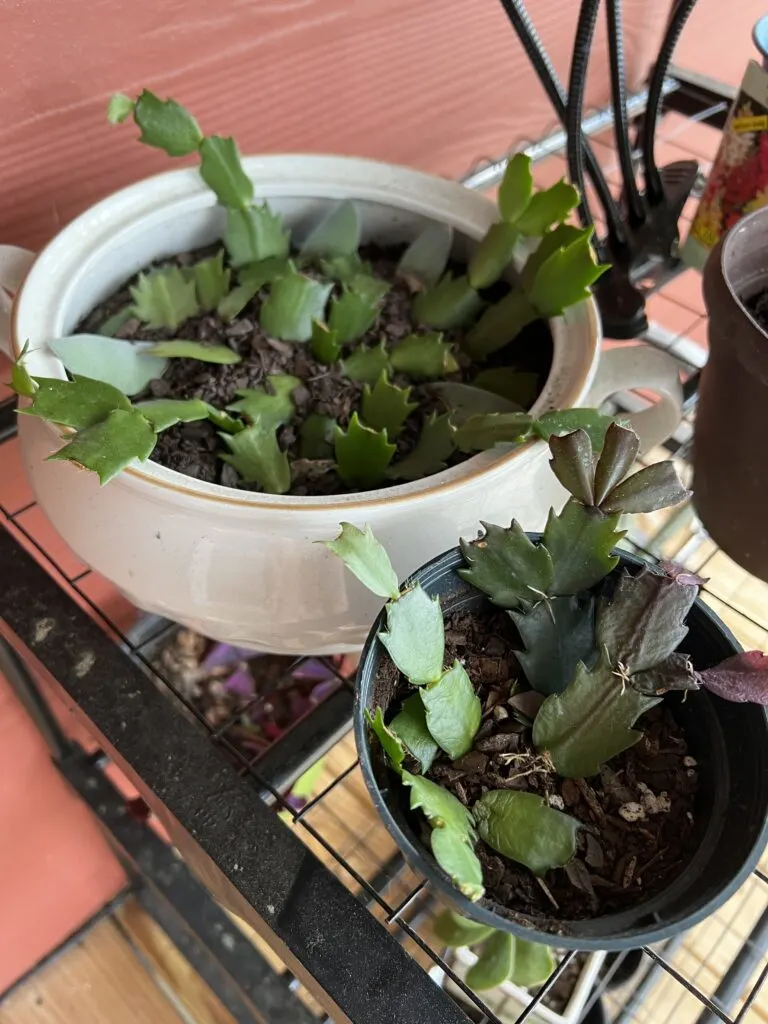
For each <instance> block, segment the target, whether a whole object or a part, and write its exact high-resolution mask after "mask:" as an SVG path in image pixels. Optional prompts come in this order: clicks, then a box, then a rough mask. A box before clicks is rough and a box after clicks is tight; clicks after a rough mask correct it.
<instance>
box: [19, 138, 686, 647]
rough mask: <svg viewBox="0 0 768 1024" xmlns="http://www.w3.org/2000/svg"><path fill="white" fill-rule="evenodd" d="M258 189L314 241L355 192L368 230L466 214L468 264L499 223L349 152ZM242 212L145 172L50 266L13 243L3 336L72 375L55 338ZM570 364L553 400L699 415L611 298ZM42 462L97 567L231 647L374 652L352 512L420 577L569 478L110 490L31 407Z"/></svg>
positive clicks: (254, 169)
mask: <svg viewBox="0 0 768 1024" xmlns="http://www.w3.org/2000/svg"><path fill="white" fill-rule="evenodd" d="M245 167H246V170H247V172H248V174H249V175H250V176H251V178H252V179H253V182H254V184H255V186H256V194H257V196H260V197H264V198H266V199H268V200H269V202H270V204H271V205H272V207H273V208H274V209H275V210H277V211H278V212H280V213H281V214H283V215H284V217H285V218H286V221H287V223H288V224H289V225H290V226H291V228H292V229H293V230H294V235H295V237H297V238H301V236H302V234H304V233H306V232H307V230H308V228H309V227H310V226H311V225H313V224H314V223H316V222H317V220H318V218H319V217H320V216H321V215H322V213H323V212H324V210H326V209H327V208H328V207H329V204H335V203H337V202H338V201H339V200H342V199H353V200H355V202H356V204H357V206H358V208H359V211H360V214H361V220H362V223H363V234H364V239H365V240H371V239H375V240H377V241H379V242H385V243H386V242H387V241H391V242H398V241H404V240H408V239H411V238H413V237H415V235H416V234H417V233H418V232H419V231H420V230H421V228H423V226H424V225H425V224H427V223H428V222H430V221H442V222H444V223H446V224H450V225H452V227H453V228H454V229H455V232H456V255H458V256H460V257H465V256H466V255H467V254H468V252H469V251H470V250H471V248H472V245H473V242H474V241H475V240H477V239H479V238H481V237H482V235H483V234H484V233H485V231H486V229H487V228H488V226H489V224H491V223H492V222H493V220H494V219H495V216H496V210H495V207H494V206H493V205H492V204H491V203H490V202H489V201H488V200H487V199H485V198H483V197H482V196H479V195H477V194H476V193H473V192H470V191H468V190H467V189H465V188H463V187H462V186H461V185H458V184H456V183H453V182H449V181H443V180H441V179H438V178H434V177H431V176H430V175H427V174H422V173H420V172H418V171H413V170H408V169H405V168H402V167H393V166H389V165H386V164H380V163H374V162H371V161H367V160H357V159H348V158H346V157H330V156H264V157H249V158H247V159H246V160H245ZM223 227H224V212H223V210H222V209H221V208H220V207H218V206H217V205H216V203H215V200H214V197H213V195H212V193H211V192H210V191H209V189H208V188H207V187H206V186H205V185H204V184H203V182H202V181H201V179H200V177H199V175H198V173H197V171H196V170H180V171H172V172H170V173H168V174H162V175H159V176H157V177H154V178H149V179H147V180H145V181H141V182H139V183H138V184H136V185H133V186H131V187H129V188H126V189H123V190H122V191H120V192H117V193H116V194H115V195H113V196H110V197H108V198H107V199H104V200H102V201H101V202H99V203H97V204H96V205H95V206H92V207H91V208H90V209H89V210H87V211H86V212H85V213H84V214H82V215H81V216H80V217H78V218H77V219H76V220H75V221H73V222H72V223H71V224H69V225H68V226H67V227H65V228H64V229H63V231H61V232H60V233H59V234H58V235H57V236H56V237H55V238H54V239H53V241H51V242H50V243H49V244H48V245H47V246H46V247H45V249H44V250H43V251H42V252H41V253H40V254H39V255H38V256H37V257H36V258H35V259H34V260H33V259H32V257H31V254H29V253H26V252H24V251H23V250H19V249H14V248H12V247H9V246H4V247H0V286H2V287H4V288H5V289H6V292H7V293H13V292H15V293H16V294H15V301H14V302H13V307H12V309H11V308H10V302H9V300H8V299H7V298H4V297H3V292H2V288H0V338H1V337H2V335H3V333H4V332H5V335H6V346H10V349H11V351H12V352H13V353H14V354H18V353H19V351H20V350H21V347H22V346H23V344H24V343H25V342H27V341H28V342H29V346H30V347H29V355H28V364H27V365H28V367H29V369H30V371H31V372H32V374H34V375H36V376H47V377H59V378H61V377H63V376H64V370H63V367H62V365H61V363H60V362H59V361H58V360H57V359H56V358H55V356H53V355H52V353H51V352H50V351H49V350H48V349H47V347H46V343H47V341H48V340H49V339H50V338H53V337H56V336H61V335H64V334H67V333H70V332H71V331H72V330H73V329H74V328H75V326H76V324H77V323H78V321H79V320H80V319H81V317H83V315H84V314H86V313H88V312H89V311H90V310H91V309H92V308H93V307H94V306H95V305H96V304H97V303H99V302H100V301H102V300H103V299H105V298H106V297H107V296H108V295H110V294H111V293H112V292H113V291H115V290H116V288H117V287H118V286H120V285H122V284H123V283H124V282H125V280H126V279H127V278H129V277H130V276H132V275H133V274H135V273H136V272H137V271H138V270H140V269H141V268H142V267H144V266H146V265H147V264H148V263H150V262H151V261H152V260H156V259H158V258H162V257H168V256H171V255H173V254H175V253H178V252H183V251H186V250H189V249H193V248H195V247H197V246H201V245H205V244H208V243H210V242H212V241H214V240H215V239H216V238H218V237H220V236H221V233H222V230H223ZM552 332H553V337H554V359H553V365H552V370H551V373H550V375H549V379H548V381H547V384H546V387H545V389H544V392H543V393H542V395H541V397H540V398H539V399H538V401H537V403H536V405H535V407H534V410H535V412H537V413H538V412H544V411H546V410H549V409H566V408H571V407H575V406H589V405H595V404H599V403H601V402H602V401H603V400H604V399H605V398H607V397H608V396H609V395H611V394H613V393H615V392H617V391H620V390H624V389H627V388H632V387H642V388H646V389H650V390H653V391H656V392H657V393H658V394H659V395H660V397H661V401H660V402H659V404H657V405H656V406H655V407H654V408H652V409H651V410H649V411H646V412H644V413H641V414H639V415H638V417H637V419H636V425H637V428H638V429H639V431H640V432H641V435H642V439H643V443H644V446H645V447H646V448H647V447H650V446H651V445H652V444H655V443H658V442H659V441H661V440H662V439H664V438H665V437H667V436H668V435H669V434H670V433H671V432H672V430H673V429H674V428H675V426H676V425H677V422H678V420H679V416H680V387H679V381H678V373H677V369H676V368H675V365H674V363H673V362H672V361H671V360H670V359H668V358H667V357H666V356H664V355H663V353H660V352H658V351H656V350H653V349H649V348H647V347H644V346H641V345H636V346H629V347H624V348H620V349H615V350H611V351H609V352H607V353H604V354H603V356H602V357H601V356H600V327H599V319H598V314H597V309H596V307H595V305H594V303H593V302H592V301H588V302H584V303H582V304H580V305H579V306H577V307H574V308H572V309H570V310H568V312H567V313H566V315H565V316H564V317H562V318H559V319H557V320H556V321H553V323H552ZM19 436H20V439H21V446H22V450H23V456H24V462H25V464H26V467H27V472H28V474H29V478H30V480H31V483H32V487H33V489H34V492H35V496H36V497H37V500H38V502H39V503H40V505H41V507H42V508H43V510H44V511H45V513H46V515H47V516H48V517H49V518H50V520H51V521H52V523H53V524H54V526H55V527H56V529H57V530H58V531H59V533H60V534H61V535H62V537H64V539H65V540H66V541H67V543H68V544H69V545H70V546H71V547H72V549H73V550H74V551H75V552H76V553H77V554H78V555H79V556H80V558H81V559H82V560H83V561H84V562H86V563H87V564H88V565H90V566H91V567H92V568H93V569H95V570H97V571H98V572H100V573H101V574H102V575H104V576H106V577H107V579H109V580H111V581H112V582H113V583H115V584H116V585H117V586H118V587H119V588H120V590H121V591H122V592H123V593H124V594H125V595H126V596H127V597H128V598H129V599H130V600H131V601H133V602H134V603H135V604H136V605H138V606H139V607H140V608H143V609H145V610H146V611H150V612H156V613H158V614H160V615H163V616H167V617H168V618H170V619H174V620H176V621H177V622H181V623H183V624H184V625H187V626H190V627H191V628H193V629H196V630H199V631H200V632H202V633H204V634H206V635H207V636H210V637H213V638H215V639H218V640H225V641H230V642H231V643H235V644H237V645H239V646H252V647H255V648H259V649H261V650H264V651H271V652H279V653H297V654H298V653H305V652H307V653H309V652H311V653H316V654H320V653H331V652H337V651H350V650H356V649H358V648H359V647H360V645H361V644H362V642H363V640H364V639H365V636H366V633H367V631H368V628H369V626H370V623H371V622H372V621H373V619H374V617H375V615H376V613H377V612H378V605H379V601H378V599H377V598H375V597H372V596H371V595H370V594H368V593H367V592H366V591H365V590H364V589H363V587H362V586H361V585H360V584H358V583H357V581H356V580H354V579H353V578H352V576H351V574H350V573H348V572H346V571H345V570H344V566H343V565H342V563H341V562H340V561H339V560H338V559H335V558H333V557H332V556H331V555H330V553H329V552H328V551H327V550H326V549H325V548H324V547H323V546H321V545H319V544H317V543H315V542H316V541H320V540H325V539H328V538H330V537H333V536H335V534H336V533H337V531H338V524H339V522H340V521H341V520H349V521H351V522H353V523H355V524H357V525H363V524H364V523H366V522H367V523H370V525H371V527H372V528H373V530H374V532H375V533H376V535H377V536H378V537H379V538H380V539H381V540H382V541H383V543H384V544H385V545H386V546H387V549H388V550H389V552H390V555H391V556H392V560H393V562H394V565H395V568H396V569H397V571H398V573H399V575H400V576H401V578H402V577H404V576H406V575H407V574H408V573H410V572H411V571H413V570H414V569H416V568H418V566H420V565H423V564H424V562H426V561H428V560H429V559H430V558H432V557H433V556H435V555H437V554H439V553H440V552H441V551H444V550H445V549H447V548H450V547H453V546H454V545H455V544H456V540H457V538H458V537H459V536H465V537H472V536H474V535H475V534H476V531H477V528H478V521H479V520H481V519H484V520H487V521H490V522H496V523H508V522H509V521H510V519H511V518H512V517H517V518H519V519H520V520H521V522H523V523H524V524H525V527H526V529H529V530H535V529H537V528H538V527H541V526H542V524H543V522H544V519H545V516H546V512H547V510H548V508H549V506H550V504H551V503H552V502H553V501H559V500H560V499H559V493H560V492H559V491H558V485H557V484H556V481H554V478H553V476H552V474H551V472H550V471H549V468H548V466H547V449H546V447H545V446H544V445H543V444H540V443H539V444H529V445H527V446H525V447H523V448H521V449H519V450H518V451H514V452H502V451H499V450H497V451H494V452H487V453H485V454H482V455H478V456H476V457H474V458H472V459H469V460H467V461H466V462H464V463H463V464H462V465H460V466H457V467H454V468H452V469H448V470H446V471H445V472H442V473H438V474H436V475H434V476H431V477H429V478H428V479H426V480H420V481H416V482H414V483H407V484H401V485H398V486H397V487H388V488H386V489H382V490H377V491H369V492H366V493H363V494H349V495H344V496H341V497H339V496H333V497H326V498H296V497H291V496H290V495H286V496H276V495H269V494H254V493H248V492H245V491H238V490H235V489H231V488H226V487H219V486H216V485H213V484H207V483H201V482H199V481H197V480H192V479H189V478H188V477H185V476H182V475H180V474H178V473H176V472H173V471H171V470H168V469H165V468H163V467H162V466H159V465H155V464H154V463H153V462H146V463H143V464H138V463H137V464H134V465H132V466H130V467H128V469H126V470H125V471H124V472H123V473H121V474H120V475H119V476H118V477H117V478H116V479H115V480H113V481H112V482H111V483H109V484H108V485H107V486H106V487H104V488H100V487H99V485H98V481H97V479H96V477H95V476H94V475H93V474H91V473H87V472H83V471H81V470H78V469H76V468H75V467H74V466H72V465H71V464H68V463H65V462H46V456H47V455H49V454H50V453H51V451H53V450H54V449H55V448H56V447H58V446H59V445H60V439H59V437H58V436H57V432H56V430H55V429H54V428H53V427H52V426H50V425H49V424H46V423H44V422H42V421H41V420H38V419H34V418H32V417H20V419H19Z"/></svg>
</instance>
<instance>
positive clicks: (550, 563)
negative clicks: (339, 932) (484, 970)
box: [328, 423, 768, 959]
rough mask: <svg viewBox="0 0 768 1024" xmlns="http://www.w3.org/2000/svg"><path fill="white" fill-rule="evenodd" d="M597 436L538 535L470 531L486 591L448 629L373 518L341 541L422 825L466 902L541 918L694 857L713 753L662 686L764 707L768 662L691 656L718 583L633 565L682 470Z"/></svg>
mask: <svg viewBox="0 0 768 1024" xmlns="http://www.w3.org/2000/svg"><path fill="white" fill-rule="evenodd" d="M593 436H594V440H595V445H594V449H593V443H592V440H591V438H590V436H589V434H588V433H587V431H586V430H584V429H581V428H580V429H577V430H575V431H572V432H571V433H568V434H565V435H559V433H558V432H556V431H553V436H551V437H550V439H549V447H550V451H551V455H552V460H551V467H552V470H553V472H554V473H555V475H556V476H557V477H558V479H559V480H560V482H561V483H562V484H563V485H564V486H565V488H566V489H567V491H568V492H569V493H570V498H569V500H568V502H567V503H566V505H565V507H564V508H563V509H562V510H561V511H560V512H559V513H555V512H554V511H552V512H551V513H550V516H549V521H548V523H547V526H546V529H545V531H544V534H543V535H542V536H541V537H530V536H528V535H527V534H526V533H524V532H523V530H522V529H521V527H520V526H519V525H518V524H517V523H516V522H513V523H512V524H511V526H509V527H508V528H506V529H503V528H501V527H498V526H493V525H490V524H484V533H483V535H482V536H481V537H480V538H479V539H478V540H476V541H474V542H472V543H467V542H465V541H462V542H461V553H462V555H463V566H461V567H460V568H458V574H459V576H461V577H462V578H463V580H464V581H465V582H466V583H467V584H469V585H470V587H471V588H474V590H475V591H476V594H477V596H476V597H471V598H470V597H463V598H462V599H461V602H460V603H459V605H458V607H460V608H461V609H462V610H460V611H453V612H452V613H451V615H450V616H449V617H448V619H447V620H446V621H444V617H443V611H442V609H441V606H440V601H439V599H438V598H436V597H431V596H429V594H428V593H427V592H426V591H425V590H424V589H422V586H421V585H420V584H419V583H418V582H417V583H415V584H414V585H412V586H408V587H406V588H405V589H404V590H400V589H398V588H397V585H396V579H395V575H394V573H393V571H392V568H391V566H390V565H389V562H388V560H387V557H386V554H385V552H384V550H383V549H382V548H381V546H380V545H379V543H378V541H377V540H376V539H375V537H374V536H373V535H372V533H371V531H370V530H369V529H368V528H366V529H364V530H361V529H358V528H357V527H355V526H353V525H351V524H349V523H344V524H342V530H341V534H340V536H339V537H338V538H337V539H336V540H334V541H331V542H329V543H328V546H329V547H330V549H331V550H332V551H333V552H334V554H336V555H337V556H339V557H340V558H342V559H343V561H344V562H345V563H346V565H347V567H348V568H349V569H350V570H351V572H353V573H354V574H355V575H356V576H357V577H358V579H360V580H361V581H362V582H363V583H364V584H366V586H368V587H369V588H370V589H371V590H373V591H374V593H376V594H378V595H380V596H382V597H386V598H387V604H386V628H383V629H381V631H380V632H379V634H378V640H379V641H380V643H381V644H382V645H383V647H384V648H385V649H386V653H387V656H388V657H386V658H384V660H383V662H382V664H381V667H380V668H379V673H378V675H377V677H376V683H375V685H374V691H373V692H374V693H378V694H380V695H386V696H385V697H383V696H382V697H380V701H381V703H382V704H383V706H377V704H376V702H374V704H373V705H371V706H370V707H369V708H368V709H367V710H366V714H367V717H368V723H369V727H370V732H371V735H372V736H373V737H375V741H376V743H377V744H378V745H379V746H380V748H381V751H382V752H383V754H382V756H383V757H385V758H386V761H387V763H388V765H389V769H390V771H391V772H393V773H394V774H395V775H396V776H397V777H398V778H399V783H398V784H399V785H402V786H403V787H405V788H404V790H403V800H404V801H405V800H407V801H408V805H409V807H410V810H411V812H413V821H414V823H415V827H416V829H417V832H418V830H419V829H421V834H422V835H423V836H424V837H425V841H426V842H428V843H429V846H430V848H431V853H432V855H433V857H434V859H435V861H436V862H437V864H438V865H439V866H440V867H441V868H442V870H443V871H444V872H445V874H447V875H448V876H449V877H450V878H451V880H452V881H453V884H454V885H455V886H456V888H457V889H458V890H459V891H460V892H461V893H462V894H463V895H464V896H465V897H467V898H468V899H469V900H471V901H478V900H483V901H484V903H485V904H486V905H488V904H490V905H492V906H493V907H495V908H496V907H503V908H505V912H506V913H508V914H510V915H511V916H514V915H515V914H520V915H527V916H528V918H533V919H534V920H536V921H537V922H539V923H541V922H542V921H549V920H551V921H554V922H557V921H569V920H571V921H572V920H576V919H578V918H585V917H593V916H600V915H602V914H606V913H610V912H613V911H618V910H622V909H626V907H627V906H630V905H631V904H632V903H633V902H634V903H636V902H637V901H642V900H643V899H645V898H647V897H648V895H649V894H652V893H654V892H658V891H659V890H660V889H662V888H664V886H665V885H667V884H668V883H669V880H670V878H671V877H674V875H675V873H679V872H680V871H681V870H682V868H683V867H684V865H685V863H686V862H687V857H688V856H689V855H690V843H691V842H694V841H695V835H696V821H695V813H694V811H695V807H696V805H695V801H694V798H695V795H696V790H697V786H698V764H697V761H696V759H695V758H694V757H693V756H691V754H690V751H689V748H688V744H687V740H686V736H685V733H684V731H683V729H682V728H681V725H680V724H679V723H678V721H677V720H676V717H675V714H674V712H673V707H675V706H676V705H673V704H672V703H671V702H663V695H664V694H665V693H667V692H669V691H696V690H699V689H701V688H706V689H708V690H710V691H712V692H713V693H716V694H717V695H718V696H719V697H725V698H726V699H729V700H733V701H742V702H743V701H751V702H753V703H759V704H765V703H768V667H767V666H768V658H766V657H765V656H764V655H762V654H759V653H757V652H753V653H751V654H744V655H739V656H737V657H734V658H729V659H728V660H726V661H725V662H724V663H722V664H721V665H719V666H716V667H708V666H701V667H698V668H697V667H695V666H694V664H693V662H692V660H691V658H690V657H689V656H688V655H687V654H686V653H684V652H685V650H686V646H685V644H686V635H687V633H688V628H687V626H686V620H687V618H688V616H689V613H690V611H691V608H692V606H693V603H694V601H695V600H696V596H697V594H698V593H699V588H700V586H701V584H702V583H704V582H705V581H704V580H702V579H700V578H699V577H698V576H695V575H691V574H689V573H686V572H685V571H684V570H681V569H677V568H675V567H673V566H669V565H662V566H661V567H660V570H659V571H654V570H651V569H649V568H646V569H642V570H641V571H635V572H634V573H631V572H629V571H627V569H626V568H621V567H620V566H619V556H618V554H617V553H615V551H614V548H615V546H616V544H617V543H618V542H619V541H621V539H622V537H623V536H624V534H623V533H622V532H621V531H620V530H619V520H620V516H621V515H622V514H624V513H648V512H652V511H656V510H658V509H663V508H666V507H668V506H672V505H675V504H677V503H678V502H680V501H682V500H683V499H684V498H685V497H686V496H687V494H688V492H687V491H686V490H685V488H684V487H683V486H682V484H681V483H680V480H679V479H678V477H677V474H676V471H675V469H674V467H673V464H672V463H671V462H664V463H660V464H656V465H651V466H649V467H647V468H644V469H640V470H639V471H637V472H635V473H634V474H633V475H630V476H628V477H627V473H628V472H629V471H630V469H631V467H632V466H633V464H634V462H635V458H636V456H637V452H638V444H639V442H638V438H637V436H636V435H635V433H634V432H633V431H632V430H629V429H627V428H625V427H623V426H620V425H619V424H617V423H611V424H610V425H609V426H608V428H607V430H605V427H604V426H603V430H602V432H601V431H600V430H597V429H595V430H593ZM595 450H599V454H595V453H594V452H595ZM468 589H469V588H468ZM469 593H470V594H471V590H470V591H469ZM480 595H483V596H484V598H485V599H484V600H483V599H482V598H481V597H480ZM468 601H470V602H471V607H470V605H468ZM467 609H469V610H467ZM681 647H682V650H681ZM685 696H686V697H688V699H690V700H692V701H696V700H701V699H702V698H701V697H697V696H696V694H695V693H691V694H685ZM552 927H553V929H554V930H557V927H558V926H557V925H553V926H552ZM491 959H493V958H491Z"/></svg>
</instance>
